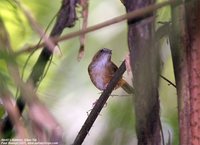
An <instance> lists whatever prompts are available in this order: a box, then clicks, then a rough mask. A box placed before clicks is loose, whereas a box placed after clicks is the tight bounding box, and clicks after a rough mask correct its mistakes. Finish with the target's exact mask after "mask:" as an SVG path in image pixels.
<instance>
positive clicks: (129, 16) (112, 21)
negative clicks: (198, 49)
mask: <svg viewBox="0 0 200 145" xmlns="http://www.w3.org/2000/svg"><path fill="white" fill-rule="evenodd" d="M177 3H178V1H176V0H169V1H165V2H162V3H158V4H153V5H150V6H147V7H145V8H141V9H138V10H135V11H133V12H130V13H127V14H124V15H121V16H118V17H115V18H113V19H110V20H108V21H105V22H102V23H99V24H96V25H94V26H90V27H88V28H87V29H83V30H79V31H76V32H72V33H69V34H66V35H63V36H61V37H58V38H54V39H52V40H53V41H54V42H55V43H58V42H61V41H64V40H68V39H72V38H74V37H77V36H80V35H83V34H86V33H89V32H93V31H96V30H98V29H101V28H104V27H107V26H110V25H113V24H116V23H119V22H122V21H124V20H129V19H132V20H135V19H137V18H139V17H141V16H144V15H147V14H150V13H152V12H153V11H155V10H158V9H160V8H162V7H165V6H167V5H175V4H177ZM43 46H45V44H44V43H41V44H40V45H39V46H38V45H35V46H30V47H27V48H24V49H21V50H19V51H17V52H16V53H15V54H16V55H20V54H22V53H25V52H30V51H33V50H34V49H38V48H40V47H43Z"/></svg>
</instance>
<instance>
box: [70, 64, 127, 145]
mask: <svg viewBox="0 0 200 145" xmlns="http://www.w3.org/2000/svg"><path fill="white" fill-rule="evenodd" d="M125 70H126V66H125V61H123V62H122V64H121V66H120V67H119V69H118V70H117V71H116V73H115V75H114V76H113V78H112V79H111V81H110V82H109V84H108V86H107V88H106V90H104V91H103V93H102V94H101V96H100V97H99V99H98V100H97V102H96V103H95V106H94V108H93V109H92V111H91V112H90V114H89V116H88V117H87V119H86V121H85V123H84V124H83V126H82V128H81V130H80V131H79V133H78V135H77V136H76V139H75V140H74V143H73V145H81V144H82V142H83V141H84V139H85V137H86V135H87V134H88V132H89V131H90V129H91V127H92V125H93V123H94V121H95V120H96V118H97V117H98V115H99V113H100V111H101V110H102V108H103V106H104V104H105V103H106V101H107V100H108V98H109V96H110V94H111V92H112V90H113V89H114V88H115V86H116V84H117V83H118V81H119V80H120V78H121V77H122V75H123V73H124V72H125Z"/></svg>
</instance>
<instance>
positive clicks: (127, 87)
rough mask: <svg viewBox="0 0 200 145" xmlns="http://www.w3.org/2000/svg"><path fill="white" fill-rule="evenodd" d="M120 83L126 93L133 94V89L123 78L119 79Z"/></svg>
mask: <svg viewBox="0 0 200 145" xmlns="http://www.w3.org/2000/svg"><path fill="white" fill-rule="evenodd" d="M120 85H121V87H122V89H124V91H125V92H126V93H128V94H134V92H135V90H134V88H133V87H132V86H130V85H129V84H128V83H127V82H126V81H125V80H124V79H122V80H120Z"/></svg>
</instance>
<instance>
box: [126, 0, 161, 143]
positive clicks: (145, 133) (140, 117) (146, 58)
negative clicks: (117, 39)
mask: <svg viewBox="0 0 200 145" xmlns="http://www.w3.org/2000/svg"><path fill="white" fill-rule="evenodd" d="M153 3H154V0H143V1H141V0H134V1H133V0H124V5H125V7H126V10H127V12H130V11H133V10H136V9H138V8H141V7H145V6H148V5H150V4H153ZM154 36H155V31H154V15H153V14H151V15H147V16H143V17H141V18H139V19H138V20H137V21H132V20H129V21H128V45H129V49H130V61H131V67H132V72H133V85H134V87H135V91H136V93H135V96H134V107H135V114H136V133H137V138H138V145H160V141H161V139H160V119H159V109H160V107H159V100H158V85H159V84H158V76H159V57H158V56H159V51H158V49H157V47H156V46H155V43H154Z"/></svg>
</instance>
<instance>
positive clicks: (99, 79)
mask: <svg viewBox="0 0 200 145" xmlns="http://www.w3.org/2000/svg"><path fill="white" fill-rule="evenodd" d="M111 55H112V51H111V50H110V49H107V48H103V49H100V50H99V51H98V52H97V53H96V54H95V55H94V57H93V59H92V62H91V63H90V64H89V66H88V73H89V75H90V79H91V81H92V83H93V84H94V85H95V86H96V87H97V88H98V89H99V90H102V91H103V90H105V89H106V87H107V85H108V83H109V82H110V80H111V79H112V77H113V75H114V74H115V72H116V71H117V69H118V67H117V66H116V65H115V64H114V63H113V62H112V61H111ZM119 87H122V88H123V89H124V90H125V91H126V92H127V93H128V94H132V93H133V91H134V89H133V88H132V87H131V86H130V85H129V84H128V83H127V82H126V81H125V80H124V79H122V78H121V79H120V80H119V82H118V83H117V85H116V87H115V89H117V88H119Z"/></svg>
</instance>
